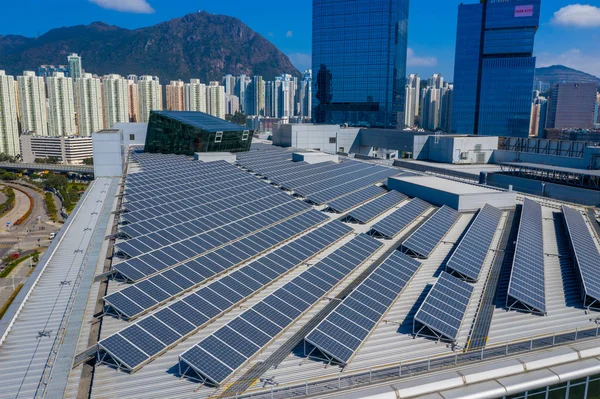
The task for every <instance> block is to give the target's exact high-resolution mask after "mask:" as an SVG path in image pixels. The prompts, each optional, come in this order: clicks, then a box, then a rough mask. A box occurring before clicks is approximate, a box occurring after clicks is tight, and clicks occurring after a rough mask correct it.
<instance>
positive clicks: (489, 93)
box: [452, 0, 540, 137]
mask: <svg viewBox="0 0 600 399" xmlns="http://www.w3.org/2000/svg"><path fill="white" fill-rule="evenodd" d="M539 19H540V0H504V1H501V0H482V1H481V2H480V3H479V4H461V5H459V8H458V26H457V34H456V55H455V65H454V94H455V98H454V101H453V115H452V132H454V133H461V134H481V135H490V136H514V137H527V136H528V135H529V122H530V116H531V100H532V91H531V88H532V87H533V82H534V74H535V57H533V56H532V55H533V45H534V38H535V33H536V31H537V28H538V26H539Z"/></svg>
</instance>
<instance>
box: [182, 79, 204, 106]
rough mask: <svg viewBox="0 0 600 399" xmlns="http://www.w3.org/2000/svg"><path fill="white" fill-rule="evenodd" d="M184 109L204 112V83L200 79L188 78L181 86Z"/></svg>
mask: <svg viewBox="0 0 600 399" xmlns="http://www.w3.org/2000/svg"><path fill="white" fill-rule="evenodd" d="M183 96H184V109H185V110H186V111H199V112H204V113H206V85H205V84H203V83H200V79H190V83H186V84H185V85H184V86H183Z"/></svg>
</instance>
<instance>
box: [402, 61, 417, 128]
mask: <svg viewBox="0 0 600 399" xmlns="http://www.w3.org/2000/svg"><path fill="white" fill-rule="evenodd" d="M405 91H406V92H405V94H404V98H405V106H404V126H406V127H412V126H415V117H416V116H418V115H419V100H420V97H421V93H420V91H421V78H420V77H419V75H417V74H414V73H413V74H410V75H409V77H408V82H406V89H405Z"/></svg>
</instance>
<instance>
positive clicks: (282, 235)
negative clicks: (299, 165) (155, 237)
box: [104, 210, 328, 319]
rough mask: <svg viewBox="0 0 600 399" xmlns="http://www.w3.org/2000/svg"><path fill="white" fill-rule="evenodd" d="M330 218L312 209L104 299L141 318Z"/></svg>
mask: <svg viewBox="0 0 600 399" xmlns="http://www.w3.org/2000/svg"><path fill="white" fill-rule="evenodd" d="M327 220H328V218H327V216H325V215H323V214H322V213H320V212H317V211H315V210H311V211H309V212H306V213H303V214H301V215H299V216H296V217H293V218H291V219H288V220H285V221H283V222H281V223H280V224H278V225H274V226H272V227H270V228H268V229H265V230H262V231H260V232H258V233H256V234H254V235H252V236H249V237H246V238H244V239H242V240H239V241H235V242H233V243H231V244H229V245H226V246H223V247H221V248H218V249H216V250H215V251H213V252H209V253H208V254H206V255H204V256H201V257H197V258H193V259H191V260H189V261H186V262H185V263H182V264H180V265H178V266H176V267H174V268H172V269H169V270H165V271H163V272H161V273H159V274H156V275H154V276H152V277H150V278H148V279H146V280H143V281H140V282H138V283H136V284H133V285H130V286H128V287H126V288H124V289H122V290H120V291H118V292H115V293H113V294H110V295H107V296H105V297H104V302H105V303H106V305H108V306H109V308H108V309H107V311H109V312H114V313H116V314H117V315H118V316H119V317H122V318H125V319H131V318H134V317H137V316H139V315H140V314H142V313H144V312H147V311H148V310H150V309H152V308H155V307H156V306H158V305H160V304H161V303H164V302H166V301H167V300H169V299H171V298H172V297H174V296H177V295H180V294H182V293H184V292H185V291H187V290H189V289H191V288H193V287H194V286H197V285H198V284H201V283H203V282H204V281H205V280H206V279H207V278H211V277H214V276H215V275H217V274H219V273H221V272H224V271H226V270H229V269H231V268H232V267H234V266H236V265H238V264H240V263H243V262H246V261H248V260H250V259H252V258H253V257H255V256H257V255H259V254H260V253H262V252H264V251H267V250H269V249H270V248H272V247H274V246H276V245H279V244H281V243H282V242H284V241H286V240H288V239H290V238H292V237H294V236H296V235H298V234H300V233H302V232H303V231H306V230H308V229H310V228H312V227H314V226H316V225H318V224H320V223H323V222H325V221H327ZM289 258H290V254H286V258H285V259H286V260H289ZM134 311H135V312H134Z"/></svg>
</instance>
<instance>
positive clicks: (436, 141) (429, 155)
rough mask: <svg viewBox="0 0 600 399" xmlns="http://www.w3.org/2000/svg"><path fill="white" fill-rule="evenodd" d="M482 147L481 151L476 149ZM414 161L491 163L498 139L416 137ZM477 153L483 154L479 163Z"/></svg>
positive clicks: (483, 137) (482, 137)
mask: <svg viewBox="0 0 600 399" xmlns="http://www.w3.org/2000/svg"><path fill="white" fill-rule="evenodd" d="M477 145H481V149H480V151H478V152H476V151H475V147H476V146H477ZM413 149H414V151H413V159H418V160H423V161H433V162H442V163H453V164H461V163H462V164H474V163H489V161H490V159H491V158H492V155H493V153H494V151H495V150H497V149H498V137H486V136H481V137H457V136H443V135H442V136H438V137H437V138H436V136H435V135H431V136H415V138H414V143H413ZM477 153H483V154H484V155H483V161H482V162H479V159H478V158H477V155H476V154H477Z"/></svg>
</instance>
